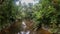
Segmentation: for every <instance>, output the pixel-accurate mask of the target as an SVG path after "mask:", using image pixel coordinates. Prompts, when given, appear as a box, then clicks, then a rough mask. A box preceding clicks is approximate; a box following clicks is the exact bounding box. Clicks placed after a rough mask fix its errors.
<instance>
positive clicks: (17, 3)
mask: <svg viewBox="0 0 60 34" xmlns="http://www.w3.org/2000/svg"><path fill="white" fill-rule="evenodd" d="M20 1H21V4H23V3H25V4H27V5H28V3H33V4H36V3H38V1H34V0H20ZM16 5H19V1H17V2H16Z"/></svg>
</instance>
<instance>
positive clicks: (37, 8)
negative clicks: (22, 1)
mask: <svg viewBox="0 0 60 34" xmlns="http://www.w3.org/2000/svg"><path fill="white" fill-rule="evenodd" d="M2 1H3V0H2ZM2 1H1V3H0V4H1V5H0V30H1V29H2V28H4V27H3V26H7V25H9V24H11V22H12V21H13V20H16V19H25V18H28V19H29V18H30V19H32V20H33V21H35V25H34V27H39V26H40V25H42V24H44V25H45V26H48V27H49V28H50V31H53V32H54V33H56V32H57V31H58V29H59V28H60V0H40V1H39V3H37V4H35V5H33V6H31V5H30V6H29V7H28V6H22V5H19V6H16V5H15V4H14V0H4V1H3V2H2ZM45 26H44V27H45ZM48 27H47V28H48Z"/></svg>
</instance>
